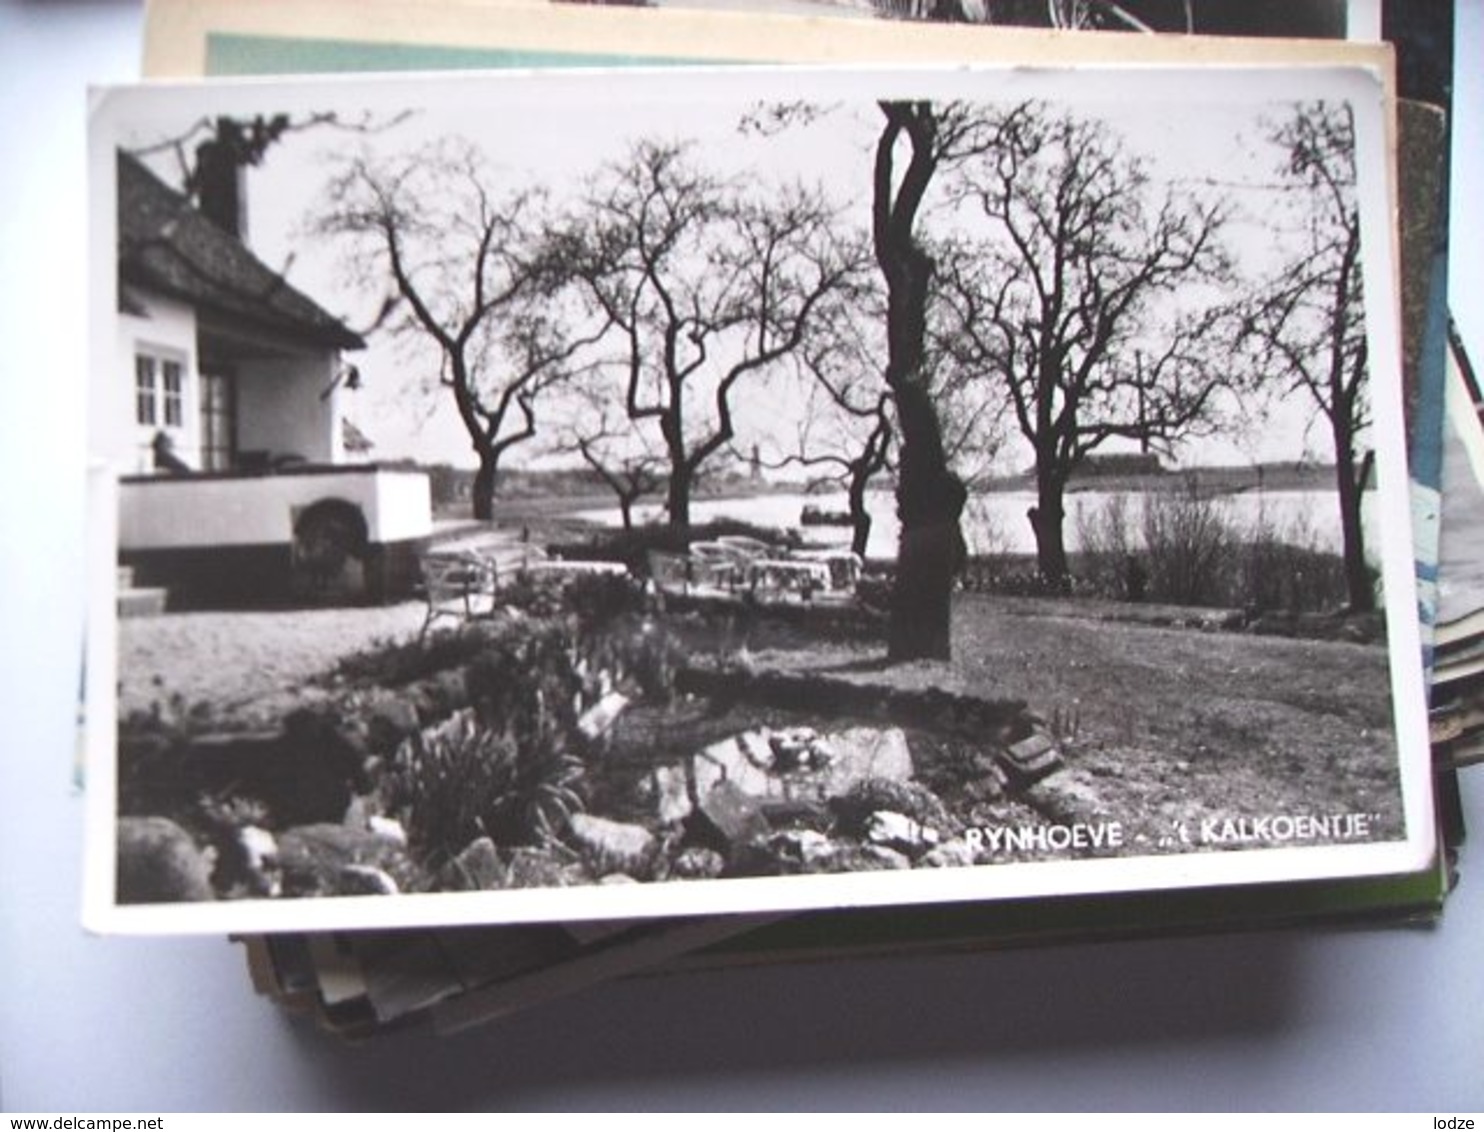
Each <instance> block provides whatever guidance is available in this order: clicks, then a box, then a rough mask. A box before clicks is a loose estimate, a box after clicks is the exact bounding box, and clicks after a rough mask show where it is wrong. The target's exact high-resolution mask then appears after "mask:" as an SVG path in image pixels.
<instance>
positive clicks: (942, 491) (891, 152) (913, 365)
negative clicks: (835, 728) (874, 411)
mask: <svg viewBox="0 0 1484 1132" xmlns="http://www.w3.org/2000/svg"><path fill="white" fill-rule="evenodd" d="M880 108H881V113H882V115H883V116H884V117H885V119H886V122H885V125H884V126H883V127H882V130H881V134H880V136H879V137H878V138H877V141H876V153H875V163H874V166H873V170H872V192H871V217H872V244H873V247H874V249H875V253H876V263H877V266H878V267H879V268H880V269H881V274H882V278H883V279H884V280H885V282H886V365H885V369H884V370H883V376H884V378H885V382H886V388H887V390H888V391H889V392H890V394H891V397H892V403H893V407H894V409H895V411H896V421H897V430H898V435H899V438H900V445H899V450H898V456H897V460H898V469H899V470H898V473H897V518H898V519H899V520H900V523H901V533H900V536H899V540H898V544H897V568H896V576H895V579H894V581H893V583H892V586H893V588H892V602H891V617H890V622H889V627H888V631H887V655H888V656H889V657H891V659H893V660H911V659H916V658H920V657H947V656H949V655H950V654H951V649H952V642H951V640H950V629H951V612H952V611H951V599H952V595H953V580H954V578H955V576H956V575H957V574H958V572H959V570H960V569H961V568H962V565H963V560H964V553H965V548H964V539H963V534H962V532H961V531H960V529H959V519H960V516H961V515H962V513H963V509H964V503H965V502H966V501H967V499H968V493H967V491H966V489H965V488H964V484H963V481H962V480H960V479H959V477H958V476H957V475H956V474H955V473H954V471H953V469H952V468H951V467H950V466H949V459H948V451H947V448H946V447H945V445H944V441H943V426H942V421H941V419H940V417H939V414H938V409H937V406H936V404H935V398H934V373H933V367H932V366H931V365H930V364H929V354H928V341H927V327H928V312H929V306H930V303H931V300H932V296H933V292H934V286H935V283H936V273H937V272H936V268H937V265H936V263H935V261H934V258H933V256H932V255H931V254H930V253H929V251H928V249H927V246H926V243H925V241H924V239H923V238H921V236H920V235H919V233H918V231H917V223H918V219H919V214H920V213H921V212H922V210H923V206H924V202H925V200H926V197H927V193H928V190H929V187H930V186H931V185H932V182H933V180H934V178H935V176H937V174H938V172H939V170H940V168H943V167H945V166H946V167H952V166H953V165H955V164H957V163H958V162H961V161H964V160H967V159H968V158H969V157H971V156H972V155H974V154H976V153H980V152H983V151H984V150H985V149H986V148H987V147H989V146H991V145H993V144H994V139H993V137H992V136H991V135H990V134H989V133H987V132H986V131H983V130H981V129H979V128H978V126H977V124H976V123H975V122H974V121H973V120H972V118H971V117H970V116H969V115H968V114H967V113H966V111H965V110H964V108H963V107H960V106H941V107H939V106H934V105H933V104H932V103H928V102H883V103H881V104H880ZM902 150H905V153H902V152H899V151H902ZM904 157H905V163H903V161H902V159H903V158H904Z"/></svg>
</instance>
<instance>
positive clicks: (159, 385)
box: [134, 343, 190, 435]
mask: <svg viewBox="0 0 1484 1132" xmlns="http://www.w3.org/2000/svg"><path fill="white" fill-rule="evenodd" d="M188 372H189V367H188V365H187V363H186V357H185V355H184V354H182V353H181V352H180V351H178V350H169V349H162V348H160V347H157V346H150V345H147V344H145V343H139V344H137V345H136V346H135V347H134V423H135V424H136V425H137V426H139V427H140V428H149V429H164V430H165V431H166V432H168V433H172V434H176V435H179V434H181V433H184V432H185V431H186V421H187V420H189V419H190V417H189V410H190V405H189V403H188V402H189V400H190V398H189V395H188V392H187V390H188V385H189V379H188V376H187V375H188ZM172 378H173V381H172V380H171V379H172ZM172 384H173V386H174V388H171V386H172Z"/></svg>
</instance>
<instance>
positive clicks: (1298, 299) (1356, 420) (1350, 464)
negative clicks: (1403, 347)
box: [1240, 102, 1375, 610]
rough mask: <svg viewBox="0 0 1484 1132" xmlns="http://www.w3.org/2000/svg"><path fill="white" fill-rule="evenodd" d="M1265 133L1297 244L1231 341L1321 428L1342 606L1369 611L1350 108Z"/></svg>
mask: <svg viewBox="0 0 1484 1132" xmlns="http://www.w3.org/2000/svg"><path fill="white" fill-rule="evenodd" d="M1271 140H1272V142H1273V144H1274V145H1276V146H1277V147H1278V148H1279V150H1280V151H1281V153H1282V160H1281V166H1280V169H1279V174H1280V176H1281V177H1282V179H1283V184H1284V185H1285V187H1286V191H1285V195H1286V196H1287V197H1288V198H1289V199H1288V202H1287V203H1288V204H1289V205H1290V206H1291V207H1292V208H1293V210H1294V214H1295V215H1296V216H1297V221H1296V227H1297V236H1296V244H1297V246H1296V248H1295V251H1294V254H1293V256H1292V257H1291V258H1290V259H1289V260H1288V261H1287V262H1285V263H1283V264H1282V265H1281V267H1280V268H1279V269H1278V270H1277V271H1276V272H1275V273H1274V275H1273V276H1272V278H1270V279H1269V280H1267V281H1266V282H1265V283H1264V284H1263V286H1262V288H1261V291H1260V293H1259V295H1258V297H1257V298H1256V299H1254V300H1253V301H1252V303H1251V305H1250V308H1249V310H1248V312H1247V314H1246V316H1245V317H1244V319H1243V321H1242V326H1241V336H1240V340H1241V342H1242V344H1243V345H1244V346H1245V347H1246V348H1247V350H1248V351H1249V356H1250V358H1251V360H1252V362H1253V363H1254V364H1255V367H1256V370H1257V372H1259V373H1261V374H1262V375H1263V376H1264V378H1265V379H1266V380H1267V381H1269V382H1274V383H1276V385H1275V390H1276V392H1277V393H1278V395H1280V396H1288V395H1293V394H1298V395H1299V396H1304V395H1307V396H1308V398H1309V399H1310V400H1311V401H1312V402H1313V404H1314V406H1315V410H1316V412H1317V413H1318V415H1319V416H1320V417H1321V418H1322V419H1323V420H1324V422H1325V423H1326V425H1327V426H1328V429H1329V434H1330V439H1331V441H1332V443H1333V446H1334V457H1335V484H1336V488H1337V489H1338V493H1339V503H1340V524H1341V531H1342V533H1343V537H1344V558H1345V580H1346V587H1347V590H1348V592H1349V598H1350V605H1351V608H1353V609H1357V610H1369V609H1372V608H1373V607H1374V605H1375V593H1374V588H1373V585H1372V580H1371V575H1370V570H1369V568H1368V567H1367V566H1366V560H1365V534H1364V530H1363V528H1362V526H1361V515H1360V510H1361V507H1360V505H1361V496H1362V492H1363V490H1364V487H1365V480H1366V478H1367V475H1368V472H1369V468H1370V464H1371V458H1372V454H1371V453H1369V452H1367V453H1365V454H1364V455H1362V454H1361V451H1360V438H1361V435H1362V434H1363V433H1364V431H1365V430H1366V428H1367V427H1368V426H1369V424H1370V398H1369V389H1368V384H1369V383H1368V372H1369V371H1368V364H1367V361H1368V359H1367V346H1366V327H1365V300H1364V294H1363V288H1362V285H1361V268H1362V264H1361V246H1360V209H1359V206H1358V204H1357V201H1356V191H1355V135H1354V124H1353V122H1352V119H1351V115H1350V108H1349V107H1348V106H1346V105H1340V104H1334V103H1323V102H1311V103H1303V104H1301V105H1297V106H1295V107H1294V109H1293V112H1292V114H1291V115H1290V116H1289V117H1288V118H1286V119H1285V120H1283V121H1281V122H1277V123H1275V124H1274V125H1273V128H1272V131H1271Z"/></svg>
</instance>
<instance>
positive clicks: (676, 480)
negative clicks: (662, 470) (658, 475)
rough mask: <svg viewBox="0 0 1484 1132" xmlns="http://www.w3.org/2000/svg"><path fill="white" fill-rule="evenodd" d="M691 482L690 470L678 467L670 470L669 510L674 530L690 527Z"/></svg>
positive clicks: (671, 525)
mask: <svg viewBox="0 0 1484 1132" xmlns="http://www.w3.org/2000/svg"><path fill="white" fill-rule="evenodd" d="M690 481H691V474H690V471H689V469H687V468H683V467H679V466H676V467H674V468H672V469H671V470H670V493H669V496H668V500H667V509H668V510H669V512H670V527H671V528H672V529H674V530H682V529H689V527H690Z"/></svg>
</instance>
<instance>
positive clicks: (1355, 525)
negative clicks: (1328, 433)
mask: <svg viewBox="0 0 1484 1132" xmlns="http://www.w3.org/2000/svg"><path fill="white" fill-rule="evenodd" d="M1369 464H1370V460H1369V458H1367V460H1366V461H1364V462H1363V463H1362V466H1361V467H1360V468H1359V469H1357V468H1356V466H1355V445H1354V443H1353V441H1352V438H1351V436H1350V435H1349V433H1348V432H1346V431H1345V430H1343V429H1340V428H1336V429H1335V481H1336V486H1337V487H1338V488H1339V493H1340V533H1341V535H1342V536H1343V538H1344V542H1345V547H1344V555H1345V589H1346V591H1347V594H1348V596H1349V599H1350V609H1351V611H1352V612H1354V613H1369V612H1370V611H1371V610H1373V609H1375V608H1376V593H1375V589H1374V587H1373V586H1372V584H1371V571H1370V567H1368V566H1367V565H1366V560H1365V532H1364V530H1363V528H1362V527H1361V523H1360V504H1361V499H1362V497H1363V496H1364V492H1363V491H1362V490H1361V489H1362V488H1363V487H1364V486H1365V478H1366V474H1367V471H1368V468H1369Z"/></svg>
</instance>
